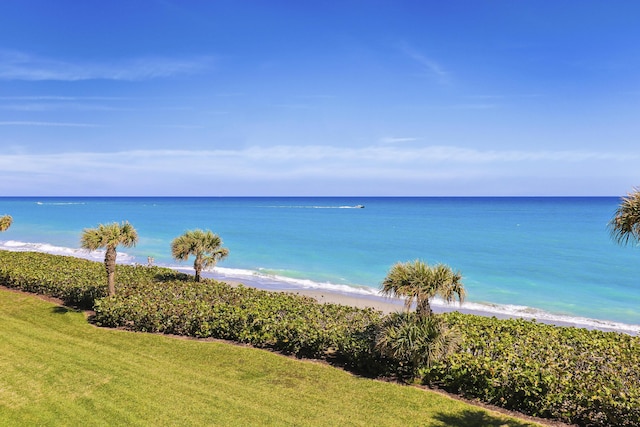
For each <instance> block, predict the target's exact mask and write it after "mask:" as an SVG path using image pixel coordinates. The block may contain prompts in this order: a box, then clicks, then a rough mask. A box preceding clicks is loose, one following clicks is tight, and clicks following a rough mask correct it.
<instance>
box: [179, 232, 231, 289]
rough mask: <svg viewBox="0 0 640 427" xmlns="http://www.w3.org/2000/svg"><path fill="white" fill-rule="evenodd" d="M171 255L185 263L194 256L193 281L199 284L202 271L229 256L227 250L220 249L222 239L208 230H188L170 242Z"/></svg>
mask: <svg viewBox="0 0 640 427" xmlns="http://www.w3.org/2000/svg"><path fill="white" fill-rule="evenodd" d="M171 255H172V256H173V258H174V259H176V260H178V261H186V260H187V259H189V256H191V255H193V256H195V260H194V261H193V269H194V270H195V272H196V277H195V281H196V282H200V280H201V278H202V270H203V269H205V268H209V267H213V266H214V265H216V263H217V262H218V261H220V260H222V259H224V258H226V257H227V255H229V249H227V248H223V247H222V239H221V238H220V236H218V235H217V234H215V233H213V232H211V231H210V230H206V231H203V230H200V229H196V230H189V231H186V232H185V233H184V234H183V235H181V236H178V237H176V238H175V239H173V241H172V242H171Z"/></svg>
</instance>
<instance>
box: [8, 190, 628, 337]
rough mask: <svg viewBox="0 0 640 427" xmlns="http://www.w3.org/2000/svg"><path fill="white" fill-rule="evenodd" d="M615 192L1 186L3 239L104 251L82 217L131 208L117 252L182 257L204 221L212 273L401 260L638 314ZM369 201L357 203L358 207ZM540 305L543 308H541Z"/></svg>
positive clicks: (555, 307)
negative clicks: (130, 241)
mask: <svg viewBox="0 0 640 427" xmlns="http://www.w3.org/2000/svg"><path fill="white" fill-rule="evenodd" d="M618 202H619V199H617V198H582V197H580V198H488V197H487V198H370V197H362V198H361V197H353V198H342V197H341V198H271V197H270V198H0V215H2V214H5V213H6V214H10V215H12V216H13V218H14V224H13V225H12V227H11V228H10V229H9V230H8V231H6V232H4V233H2V234H0V248H7V249H14V250H27V249H36V250H44V251H47V252H53V253H68V254H74V255H80V256H89V257H94V258H95V259H101V254H99V253H98V254H87V253H86V252H82V251H79V250H78V247H79V243H78V242H79V238H80V233H81V232H82V229H83V228H86V227H94V226H96V225H97V224H98V223H106V222H112V221H122V220H128V221H129V222H131V223H132V224H133V225H134V226H135V227H136V229H137V230H138V233H139V235H140V242H139V244H138V245H137V246H136V247H135V248H130V249H122V250H121V251H120V255H121V258H120V260H121V262H139V263H143V264H146V263H147V257H148V256H151V257H153V258H154V259H155V263H156V264H161V265H170V266H180V267H184V268H189V267H190V266H191V263H189V262H183V263H177V262H175V261H173V260H172V259H171V257H170V249H169V245H170V242H171V240H172V239H173V238H174V237H176V236H178V235H180V234H182V233H183V232H184V231H185V230H188V229H192V228H203V229H211V230H212V231H214V232H215V233H218V234H219V235H220V236H221V237H222V239H223V241H224V245H225V246H226V247H228V248H229V250H230V255H229V257H228V258H227V259H226V260H224V261H223V262H221V263H220V264H219V267H220V268H217V269H216V270H215V271H214V272H213V276H214V277H222V278H239V279H241V280H244V281H245V282H249V283H250V284H258V285H260V284H262V285H269V286H272V287H283V288H287V287H316V288H331V289H337V290H341V291H343V292H345V291H348V292H354V293H355V294H358V293H361V294H362V293H372V292H374V290H375V289H376V288H377V287H378V286H379V284H380V282H381V281H382V279H383V278H384V276H385V274H386V272H387V270H388V269H389V268H390V267H391V265H393V264H394V263H395V262H397V261H408V260H413V259H416V258H420V259H422V260H424V261H426V262H428V263H436V262H443V263H446V264H448V265H450V266H451V267H453V268H454V269H457V270H460V272H461V273H462V275H463V277H464V280H463V281H464V283H465V285H466V288H467V291H468V302H469V303H471V306H473V307H476V306H477V307H483V308H488V309H491V310H497V311H504V312H513V311H519V312H531V313H535V315H536V316H537V317H543V316H544V315H549V316H555V315H560V316H566V317H569V318H575V317H585V318H589V319H599V320H606V321H611V322H620V323H625V324H632V325H638V324H640V248H639V247H636V246H627V247H620V246H618V245H617V244H616V243H615V242H614V241H613V240H611V238H610V236H609V234H608V230H607V223H608V221H609V220H610V218H611V216H612V215H613V212H614V211H615V209H616V207H617V204H618ZM360 204H362V205H365V206H366V207H365V208H364V209H358V208H355V206H356V205H360ZM540 310H542V311H544V313H541V312H540Z"/></svg>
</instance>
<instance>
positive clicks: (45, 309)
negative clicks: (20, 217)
mask: <svg viewBox="0 0 640 427" xmlns="http://www.w3.org/2000/svg"><path fill="white" fill-rule="evenodd" d="M0 425H3V426H4V425H7V426H19V425H25V426H31V425H56V426H58V425H69V426H76V425H90V426H100V425H104V426H116V425H154V426H158V425H172V426H174V425H219V426H234V425H240V426H263V425H291V426H294V425H295V426H306V425H309V426H313V425H318V426H348V425H354V426H358V425H362V426H371V425H375V426H385V425H386V426H396V425H397V426H527V425H535V424H531V423H527V422H522V421H519V420H515V419H510V418H507V417H505V416H502V415H500V414H498V413H494V412H488V411H485V410H483V409H480V408H477V407H474V406H470V405H467V404H464V403H462V402H459V401H456V400H453V399H450V398H447V397H445V396H441V395H439V394H436V393H432V392H425V391H423V390H419V389H417V388H413V387H404V386H400V385H397V384H390V383H383V382H380V381H373V380H369V379H364V378H359V377H356V376H353V375H350V374H349V373H347V372H344V371H342V370H340V369H336V368H333V367H331V366H327V365H324V364H319V363H314V362H310V361H300V360H295V359H291V358H287V357H283V356H280V355H277V354H273V353H270V352H268V351H264V350H258V349H253V348H245V347H240V346H235V345H230V344H226V343H220V342H205V341H196V340H183V339H176V338H172V337H167V336H160V335H151V334H139V333H130V332H125V331H117V330H109V329H101V328H96V327H94V326H92V325H90V324H88V323H87V321H86V320H85V318H84V315H83V314H82V313H78V312H74V311H72V310H68V309H66V308H64V307H60V306H56V305H55V304H52V303H49V302H46V301H42V300H40V299H38V298H37V297H35V296H31V295H25V294H19V293H14V292H10V291H6V290H0Z"/></svg>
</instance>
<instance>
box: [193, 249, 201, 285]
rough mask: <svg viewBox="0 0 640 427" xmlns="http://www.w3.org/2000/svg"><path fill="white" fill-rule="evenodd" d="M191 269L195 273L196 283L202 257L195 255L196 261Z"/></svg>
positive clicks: (198, 278) (198, 277) (198, 279)
mask: <svg viewBox="0 0 640 427" xmlns="http://www.w3.org/2000/svg"><path fill="white" fill-rule="evenodd" d="M193 269H194V270H195V271H196V282H200V273H201V272H202V255H200V254H197V255H196V260H195V261H194V263H193Z"/></svg>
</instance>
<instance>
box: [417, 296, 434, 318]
mask: <svg viewBox="0 0 640 427" xmlns="http://www.w3.org/2000/svg"><path fill="white" fill-rule="evenodd" d="M432 314H433V310H431V305H430V304H429V298H428V297H422V298H420V297H419V298H418V301H416V315H417V316H418V317H420V318H425V317H429V316H431V315H432Z"/></svg>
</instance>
